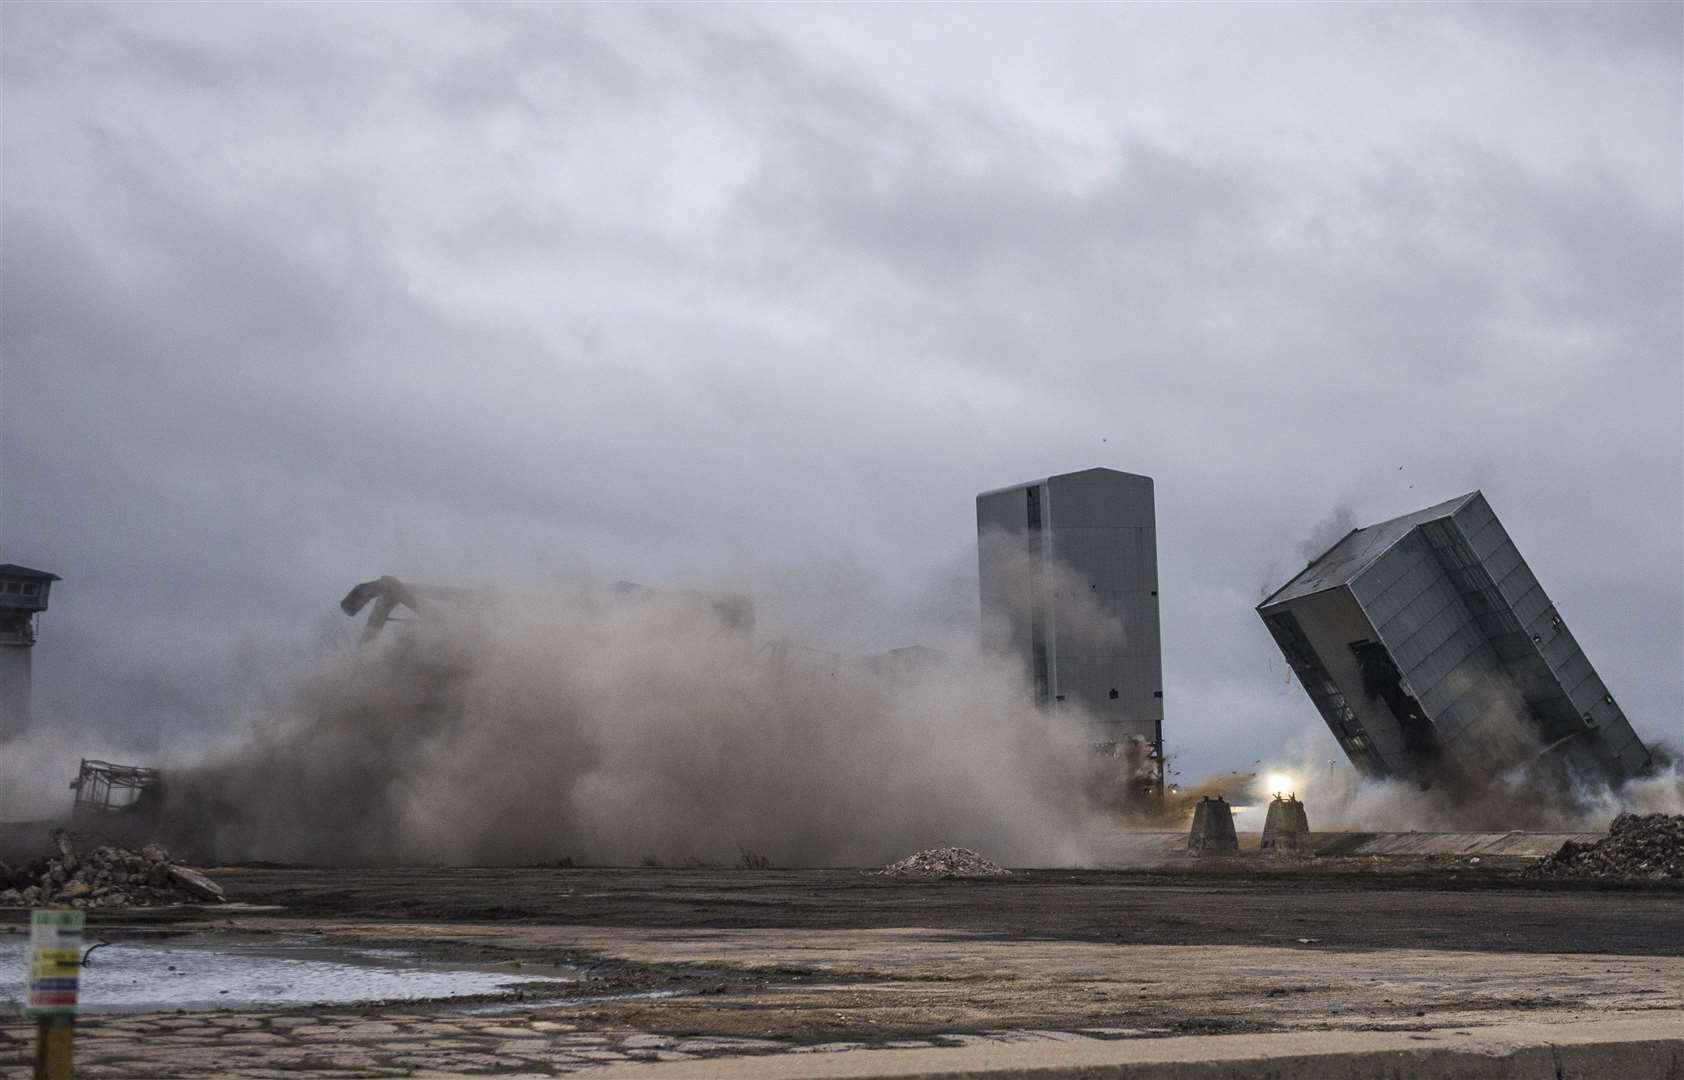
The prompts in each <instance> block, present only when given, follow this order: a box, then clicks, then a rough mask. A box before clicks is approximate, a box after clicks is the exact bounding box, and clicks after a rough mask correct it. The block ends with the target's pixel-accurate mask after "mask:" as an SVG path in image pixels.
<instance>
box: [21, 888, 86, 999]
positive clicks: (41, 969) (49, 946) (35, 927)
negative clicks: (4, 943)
mask: <svg viewBox="0 0 1684 1080" xmlns="http://www.w3.org/2000/svg"><path fill="white" fill-rule="evenodd" d="M83 917H84V916H83V914H82V912H80V911H36V912H34V913H33V914H32V915H31V917H30V921H29V1000H28V1001H27V1002H26V1003H25V1005H24V1011H25V1012H27V1013H28V1014H29V1015H31V1016H73V1015H75V1012H76V990H77V985H78V982H77V981H78V979H79V978H80V977H81V973H82V920H83Z"/></svg>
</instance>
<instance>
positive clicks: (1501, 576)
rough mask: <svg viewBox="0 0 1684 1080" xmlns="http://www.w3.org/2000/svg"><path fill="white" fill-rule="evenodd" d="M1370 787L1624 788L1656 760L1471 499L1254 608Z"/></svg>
mask: <svg viewBox="0 0 1684 1080" xmlns="http://www.w3.org/2000/svg"><path fill="white" fill-rule="evenodd" d="M1257 611H1258V614H1259V615H1261V616H1262V617H1263V622H1264V624H1265V625H1266V626H1267V627H1268V628H1269V632H1270V634H1272V635H1273V636H1274V639H1275V642H1276V643H1277V644H1278V645H1279V646H1280V649H1281V652H1282V653H1284V654H1285V656H1286V659H1287V662H1288V663H1289V664H1290V665H1291V667H1292V670H1293V671H1294V672H1295V673H1296V674H1297V676H1298V678H1299V681H1300V682H1302V683H1303V685H1304V689H1305V690H1306V691H1308V693H1309V695H1310V698H1311V700H1312V701H1314V702H1315V705H1316V708H1317V709H1318V710H1319V711H1320V712H1321V715H1322V718H1323V719H1325V720H1326V721H1327V726H1328V727H1329V728H1331V729H1332V731H1333V735H1334V737H1335V738H1337V739H1338V740H1339V745H1340V746H1342V747H1343V748H1344V750H1345V753H1346V755H1347V756H1348V757H1349V758H1350V759H1351V762H1352V763H1353V764H1355V765H1356V766H1357V767H1358V768H1359V769H1361V770H1362V771H1363V772H1365V773H1367V774H1369V775H1371V776H1396V777H1403V778H1408V779H1412V780H1418V781H1422V782H1430V781H1433V780H1436V779H1451V780H1455V779H1460V780H1464V781H1472V782H1475V783H1480V782H1483V781H1484V780H1486V779H1488V778H1489V777H1491V776H1493V775H1495V774H1496V773H1498V772H1501V771H1503V770H1505V769H1508V768H1510V767H1513V766H1516V765H1543V766H1545V767H1549V768H1555V769H1560V770H1562V771H1563V772H1565V773H1566V774H1568V775H1577V776H1580V777H1583V778H1586V779H1592V778H1594V779H1600V780H1605V781H1619V780H1621V779H1624V778H1626V777H1629V776H1631V775H1633V774H1634V773H1636V772H1638V771H1640V770H1642V769H1643V768H1645V767H1646V766H1647V765H1648V764H1649V761H1650V758H1649V752H1648V750H1647V749H1645V748H1644V746H1643V743H1642V742H1641V741H1640V740H1639V739H1638V737H1637V734H1636V733H1635V732H1634V731H1632V728H1631V724H1630V723H1628V722H1627V721H1626V717H1625V714H1624V713H1622V712H1621V711H1620V707H1619V706H1618V705H1617V704H1615V702H1614V698H1613V695H1612V694H1610V693H1609V692H1608V688H1607V687H1606V686H1604V685H1603V683H1602V680H1601V679H1600V678H1599V677H1598V676H1597V674H1596V672H1595V670H1594V669H1592V668H1591V666H1590V661H1589V660H1587V659H1586V658H1585V654H1584V652H1583V651H1582V650H1581V649H1580V648H1579V643H1578V642H1577V641H1576V640H1575V639H1574V637H1573V635H1572V634H1571V633H1570V632H1569V631H1568V629H1567V625H1566V623H1565V622H1564V621H1563V620H1562V617H1561V615H1560V613H1559V612H1558V611H1557V610H1556V608H1555V605H1554V604H1552V603H1551V602H1550V598H1549V597H1548V596H1547V595H1545V593H1544V590H1543V588H1542V586H1540V585H1539V584H1538V579H1537V578H1536V577H1534V576H1533V575H1532V571H1531V570H1530V569H1529V568H1528V567H1527V565H1526V562H1525V560H1523V559H1522V558H1521V557H1520V552H1519V551H1518V550H1516V548H1515V546H1514V542H1513V541H1512V540H1510V539H1509V534H1508V533H1507V532H1505V531H1504V529H1503V526H1502V524H1501V523H1500V522H1498V520H1497V516H1496V515H1495V514H1493V513H1492V511H1491V507H1490V506H1489V505H1488V504H1487V503H1486V501H1485V496H1484V495H1482V494H1480V493H1479V492H1477V491H1475V492H1472V493H1471V494H1467V495H1463V496H1460V497H1459V498H1455V499H1451V500H1450V501H1449V502H1444V503H1440V504H1439V505H1437V506H1432V507H1428V508H1427V509H1425V510H1420V511H1417V512H1415V513H1413V514H1406V515H1404V516H1403V517H1398V518H1393V519H1392V520H1390V521H1385V522H1381V523H1380V524H1378V525H1371V526H1369V527H1367V528H1363V529H1355V530H1352V531H1351V532H1350V533H1349V534H1347V535H1346V536H1345V537H1344V538H1343V539H1342V540H1340V541H1339V542H1338V543H1336V544H1334V545H1333V547H1331V548H1329V549H1328V550H1327V551H1326V552H1325V553H1323V554H1322V555H1321V556H1320V557H1319V558H1317V559H1316V560H1315V561H1313V562H1311V563H1310V565H1309V566H1307V567H1306V568H1305V569H1304V570H1303V571H1302V572H1301V573H1299V574H1298V576H1297V577H1295V578H1293V579H1292V580H1291V581H1289V582H1287V583H1286V584H1285V585H1284V586H1282V587H1281V588H1280V590H1279V591H1277V592H1276V593H1275V594H1274V595H1272V596H1270V597H1269V598H1268V599H1267V600H1265V601H1263V603H1262V604H1260V605H1258V608H1257Z"/></svg>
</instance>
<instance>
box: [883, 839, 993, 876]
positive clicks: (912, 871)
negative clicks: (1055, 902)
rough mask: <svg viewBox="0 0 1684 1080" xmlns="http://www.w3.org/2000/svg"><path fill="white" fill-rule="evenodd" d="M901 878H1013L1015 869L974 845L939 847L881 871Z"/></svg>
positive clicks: (894, 863)
mask: <svg viewBox="0 0 1684 1080" xmlns="http://www.w3.org/2000/svg"><path fill="white" fill-rule="evenodd" d="M879 873H881V874H882V875H883V876H884V877H890V878H895V879H896V880H899V881H946V880H961V879H970V878H1002V877H1009V876H1010V875H1011V871H1010V870H1007V869H1006V868H1005V867H1003V866H1001V865H1000V864H999V863H996V862H991V861H989V860H988V859H985V858H983V857H982V856H981V855H978V854H977V853H976V852H974V851H972V850H971V849H970V848H962V847H935V848H930V849H928V850H926V851H920V852H918V853H917V854H915V855H908V856H907V857H906V858H904V859H902V860H900V861H899V862H893V863H890V864H889V865H888V866H885V867H884V868H883V869H882V870H881V871H879Z"/></svg>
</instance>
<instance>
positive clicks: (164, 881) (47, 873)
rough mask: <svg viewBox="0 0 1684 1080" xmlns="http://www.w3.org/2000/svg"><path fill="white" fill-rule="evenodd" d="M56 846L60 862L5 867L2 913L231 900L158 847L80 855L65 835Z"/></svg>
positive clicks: (107, 848)
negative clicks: (54, 907)
mask: <svg viewBox="0 0 1684 1080" xmlns="http://www.w3.org/2000/svg"><path fill="white" fill-rule="evenodd" d="M53 843H54V845H55V846H56V847H57V849H58V855H57V856H56V857H48V858H44V859H40V860H38V861H36V862H34V863H29V864H26V865H24V866H18V867H9V866H6V865H5V864H4V863H0V886H4V888H0V907H45V906H48V905H54V904H58V905H68V906H70V907H76V908H106V907H153V906H156V905H160V904H182V903H195V902H199V901H207V900H208V901H212V902H217V903H220V902H221V901H223V900H225V899H227V897H226V896H224V895H223V892H222V886H220V885H218V884H217V883H216V882H214V881H212V880H211V879H210V878H208V877H206V876H205V875H203V874H201V873H199V872H198V871H197V870H193V869H190V868H189V867H185V866H180V865H177V864H176V863H175V862H174V861H173V860H172V859H171V858H170V855H169V852H167V851H165V850H164V849H163V848H162V847H159V846H158V845H157V844H147V845H146V847H145V848H144V849H142V850H141V851H130V850H129V849H127V848H120V847H113V846H112V845H109V844H102V845H100V846H99V847H96V848H93V849H91V850H88V851H85V852H78V851H77V850H76V849H75V847H74V845H73V844H72V842H71V838H70V835H69V834H68V833H65V832H64V831H62V830H60V831H59V832H57V833H55V834H54V836H53Z"/></svg>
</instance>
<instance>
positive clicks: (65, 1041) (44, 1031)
mask: <svg viewBox="0 0 1684 1080" xmlns="http://www.w3.org/2000/svg"><path fill="white" fill-rule="evenodd" d="M75 1034H76V1018H75V1017H73V1016H43V1017H41V1018H40V1020H39V1021H38V1022H37V1027H36V1040H35V1080H73V1078H74V1077H75V1075H76V1070H75V1065H74V1061H75V1042H74V1039H75Z"/></svg>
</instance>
